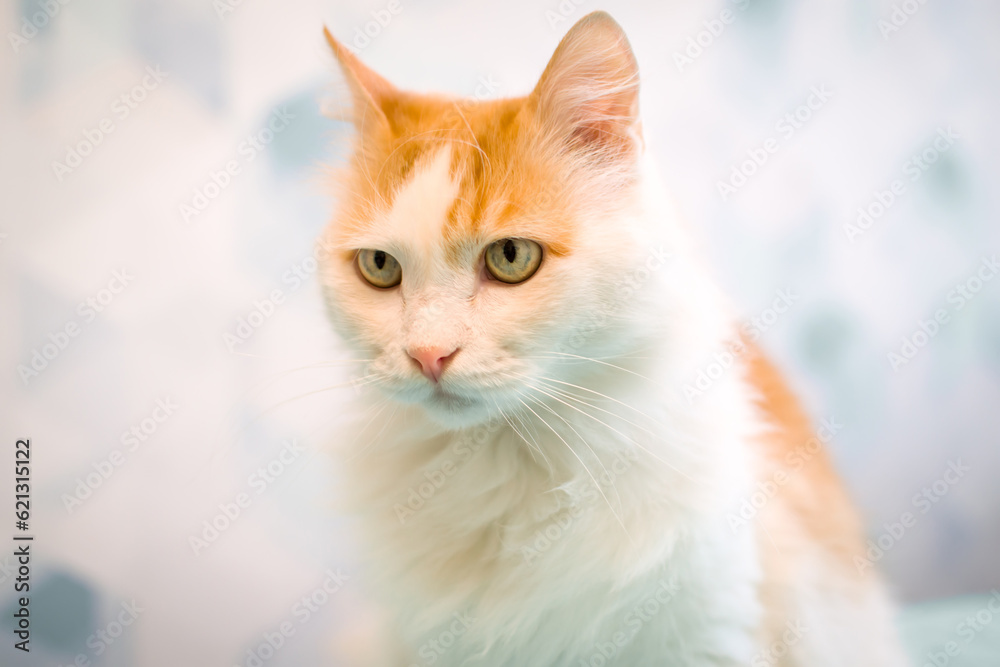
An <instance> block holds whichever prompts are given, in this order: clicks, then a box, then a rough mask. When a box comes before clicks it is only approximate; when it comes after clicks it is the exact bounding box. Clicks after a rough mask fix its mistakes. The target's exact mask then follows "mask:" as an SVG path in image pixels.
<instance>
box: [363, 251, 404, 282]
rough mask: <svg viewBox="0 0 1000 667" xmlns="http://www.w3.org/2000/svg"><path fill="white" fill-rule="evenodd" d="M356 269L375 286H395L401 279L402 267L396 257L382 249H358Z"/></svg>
mask: <svg viewBox="0 0 1000 667" xmlns="http://www.w3.org/2000/svg"><path fill="white" fill-rule="evenodd" d="M358 271H360V272H361V276H362V277H363V278H364V279H365V280H367V281H368V282H369V283H371V284H372V285H373V286H375V287H380V288H382V289H386V288H389V287H395V286H396V285H398V284H399V281H400V280H402V279H403V269H402V267H401V266H400V265H399V262H397V261H396V258H395V257H393V256H392V255H390V254H389V253H387V252H385V251H384V250H359V251H358Z"/></svg>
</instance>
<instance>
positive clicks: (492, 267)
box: [485, 239, 542, 284]
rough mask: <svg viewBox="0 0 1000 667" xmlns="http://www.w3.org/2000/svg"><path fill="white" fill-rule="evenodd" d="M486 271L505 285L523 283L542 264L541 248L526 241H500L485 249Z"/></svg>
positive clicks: (532, 242)
mask: <svg viewBox="0 0 1000 667" xmlns="http://www.w3.org/2000/svg"><path fill="white" fill-rule="evenodd" d="M485 259H486V270H487V271H489V272H490V275H491V276H493V277H494V278H496V279H497V280H499V281H501V282H505V283H511V284H515V283H523V282H524V281H525V280H527V279H528V278H530V277H531V276H533V275H534V274H535V271H537V270H538V267H539V265H540V264H541V263H542V246H540V245H538V244H537V243H535V242H534V241H529V240H528V239H500V240H499V241H495V242H493V243H491V244H490V245H489V246H487V248H486V258H485Z"/></svg>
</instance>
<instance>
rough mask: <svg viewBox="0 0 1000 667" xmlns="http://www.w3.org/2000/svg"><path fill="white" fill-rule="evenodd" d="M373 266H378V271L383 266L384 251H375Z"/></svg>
mask: <svg viewBox="0 0 1000 667" xmlns="http://www.w3.org/2000/svg"><path fill="white" fill-rule="evenodd" d="M374 259H375V266H377V267H378V268H379V271H381V270H382V269H384V268H385V252H383V251H381V250H376V251H375V258H374Z"/></svg>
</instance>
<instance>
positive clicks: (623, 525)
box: [518, 396, 635, 545]
mask: <svg viewBox="0 0 1000 667" xmlns="http://www.w3.org/2000/svg"><path fill="white" fill-rule="evenodd" d="M525 398H528V399H529V400H534V399H531V397H530V396H526V397H525ZM518 400H519V401H521V399H520V398H519V399H518ZM521 404H522V405H523V406H524V407H526V408H527V409H528V411H529V412H531V414H533V415H535V417H536V418H537V419H538V421H540V422H542V423H543V424H545V426H546V427H548V429H549V430H550V431H552V433H553V435H555V436H556V437H557V438H559V441H560V442H562V443H563V444H564V445H565V446H566V449H568V450H569V451H570V453H571V454H572V455H573V456H575V457H576V460H577V461H579V462H580V465H581V466H583V469H584V470H585V471H586V473H587V475H588V476H589V477H590V479H591V481H592V482H593V483H594V486H596V487H597V491H598V492H599V493H600V494H601V497H602V498H604V502H606V503H607V504H608V509H609V510H611V514H612V515H613V516H614V517H615V519H616V520H617V521H618V525H620V526H621V527H622V531H624V533H625V536H626V537H628V539H629V542H631V543H632V544H633V545H634V544H635V540H633V539H632V535H631V534H629V532H628V528H626V527H625V522H623V521H622V519H621V517H620V516H618V513H617V512H615V508H614V507H613V506H612V505H611V501H610V500H608V497H607V496H606V495H605V494H604V489H602V488H601V485H600V484H599V483H598V481H597V479H596V478H595V477H594V474H593V473H592V472H590V468H588V467H587V464H586V463H584V462H583V459H581V458H580V455H579V454H577V453H576V451H575V450H574V449H573V448H572V447H570V445H569V443H568V442H566V440H564V439H563V437H562V436H561V435H559V432H558V431H556V430H555V429H554V428H552V425H551V424H549V423H548V422H547V421H545V420H544V419H542V418H541V417H540V416H539V414H538V413H537V412H535V411H534V410H532V409H531V407H530V406H529V405H528V404H527V403H525V402H524V401H521Z"/></svg>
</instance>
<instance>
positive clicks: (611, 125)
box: [532, 13, 639, 154]
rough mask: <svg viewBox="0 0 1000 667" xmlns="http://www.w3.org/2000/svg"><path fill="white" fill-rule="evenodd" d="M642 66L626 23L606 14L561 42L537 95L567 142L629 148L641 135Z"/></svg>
mask: <svg viewBox="0 0 1000 667" xmlns="http://www.w3.org/2000/svg"><path fill="white" fill-rule="evenodd" d="M638 93H639V83H638V67H637V65H636V61H635V57H634V56H633V54H632V49H631V47H630V46H629V43H628V40H627V38H626V37H625V34H624V32H622V30H621V27H620V26H619V25H618V24H617V23H615V22H614V20H613V19H611V17H610V16H607V15H606V14H603V13H595V14H592V15H589V16H587V17H585V18H583V19H581V21H580V22H579V23H577V24H576V25H575V26H574V27H573V28H572V29H571V30H570V31H569V33H567V35H566V36H565V37H564V38H563V40H562V42H560V44H559V47H558V48H557V49H556V52H555V54H554V55H553V56H552V59H551V60H550V62H549V64H548V66H547V67H546V69H545V72H544V73H543V74H542V78H541V80H540V81H539V83H538V86H537V87H536V88H535V91H534V93H533V94H532V95H533V97H534V98H535V100H536V101H537V103H538V109H539V112H540V114H541V117H542V121H543V123H545V124H547V125H548V126H549V127H550V128H551V129H552V130H553V131H555V132H556V133H558V134H561V135H562V137H563V139H564V141H565V143H567V144H569V145H572V146H575V147H579V148H585V149H591V150H597V151H599V152H602V153H605V154H606V153H607V152H611V153H616V154H621V153H623V152H628V151H629V150H630V146H632V145H634V143H635V139H636V138H638V128H639V119H638Z"/></svg>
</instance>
